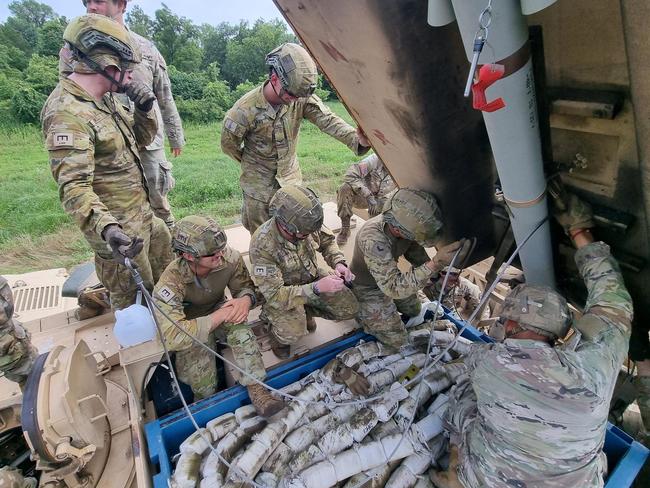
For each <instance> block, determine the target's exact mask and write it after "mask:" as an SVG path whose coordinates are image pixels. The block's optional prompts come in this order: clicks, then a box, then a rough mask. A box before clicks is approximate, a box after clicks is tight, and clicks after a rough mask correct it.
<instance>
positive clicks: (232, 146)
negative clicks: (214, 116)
mask: <svg viewBox="0 0 650 488" xmlns="http://www.w3.org/2000/svg"><path fill="white" fill-rule="evenodd" d="M246 132H248V120H247V119H246V115H245V114H244V112H243V110H241V109H240V108H238V107H237V105H235V106H234V107H232V108H231V109H230V110H228V112H227V113H226V116H225V118H224V119H223V125H222V126H221V150H222V151H223V152H224V153H225V154H227V155H228V156H230V157H231V158H233V159H234V160H235V161H237V162H238V163H239V162H241V158H242V153H243V148H242V145H243V143H244V137H246Z"/></svg>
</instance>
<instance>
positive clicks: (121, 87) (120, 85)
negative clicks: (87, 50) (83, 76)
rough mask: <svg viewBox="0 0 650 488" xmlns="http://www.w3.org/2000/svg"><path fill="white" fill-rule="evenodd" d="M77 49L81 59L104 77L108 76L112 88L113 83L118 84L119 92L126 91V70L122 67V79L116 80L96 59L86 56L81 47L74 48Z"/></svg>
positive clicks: (76, 51) (76, 52)
mask: <svg viewBox="0 0 650 488" xmlns="http://www.w3.org/2000/svg"><path fill="white" fill-rule="evenodd" d="M73 49H74V50H75V54H76V55H77V56H79V59H80V60H82V61H83V62H84V63H85V64H86V65H87V66H88V67H89V68H90V69H92V70H93V71H95V72H96V73H97V74H100V75H102V76H103V77H104V78H106V79H107V80H108V81H110V82H111V88H113V85H115V86H117V89H118V92H121V93H123V92H124V91H126V86H125V85H124V76H125V74H126V70H124V69H120V80H119V81H118V80H116V79H115V78H113V77H112V76H111V75H109V74H108V73H106V71H105V70H104V69H102V67H101V66H100V65H99V64H97V63H96V62H95V61H93V60H92V59H90V57H89V56H86V54H84V53H83V52H81V51H80V50H79V49H76V48H73Z"/></svg>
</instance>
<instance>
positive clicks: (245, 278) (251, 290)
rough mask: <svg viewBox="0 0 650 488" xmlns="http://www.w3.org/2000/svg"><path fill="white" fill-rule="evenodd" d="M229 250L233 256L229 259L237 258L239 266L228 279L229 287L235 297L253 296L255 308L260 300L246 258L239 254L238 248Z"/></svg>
mask: <svg viewBox="0 0 650 488" xmlns="http://www.w3.org/2000/svg"><path fill="white" fill-rule="evenodd" d="M228 252H229V253H231V256H232V257H230V258H229V260H232V261H234V260H237V268H236V269H235V272H234V273H233V274H232V276H231V277H230V280H229V281H228V289H229V290H230V294H231V295H232V296H233V298H241V297H244V296H249V297H251V298H252V299H253V301H252V306H251V308H253V307H254V306H255V305H256V303H257V301H258V300H257V298H258V297H257V295H256V293H255V284H254V283H253V280H252V279H251V275H250V274H249V273H248V268H247V267H246V263H244V259H243V258H242V257H241V254H239V252H237V251H236V250H234V249H229V251H228Z"/></svg>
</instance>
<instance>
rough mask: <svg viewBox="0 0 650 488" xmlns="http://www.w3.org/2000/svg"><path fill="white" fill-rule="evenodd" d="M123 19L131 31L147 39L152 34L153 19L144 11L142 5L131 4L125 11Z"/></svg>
mask: <svg viewBox="0 0 650 488" xmlns="http://www.w3.org/2000/svg"><path fill="white" fill-rule="evenodd" d="M124 20H125V21H126V25H128V26H129V29H131V30H132V31H133V32H136V33H138V34H140V35H141V36H143V37H146V38H147V39H149V38H150V37H151V36H152V34H153V20H151V17H149V16H148V15H147V14H145V13H144V10H142V7H140V6H139V5H133V6H132V7H131V8H130V9H129V11H128V12H127V14H126V16H125V18H124Z"/></svg>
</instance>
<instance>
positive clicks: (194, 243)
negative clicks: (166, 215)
mask: <svg viewBox="0 0 650 488" xmlns="http://www.w3.org/2000/svg"><path fill="white" fill-rule="evenodd" d="M226 242H227V237H226V233H225V232H224V231H223V229H222V228H221V226H220V225H219V224H217V223H216V222H215V221H214V220H212V219H211V218H208V217H200V216H198V215H190V216H188V217H183V218H182V219H181V220H179V221H178V222H176V225H174V230H173V232H172V248H173V249H174V251H176V252H186V253H188V254H191V255H192V256H194V257H195V258H200V257H201V256H211V255H212V254H214V253H215V252H218V251H221V250H222V249H224V248H225V247H226Z"/></svg>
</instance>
